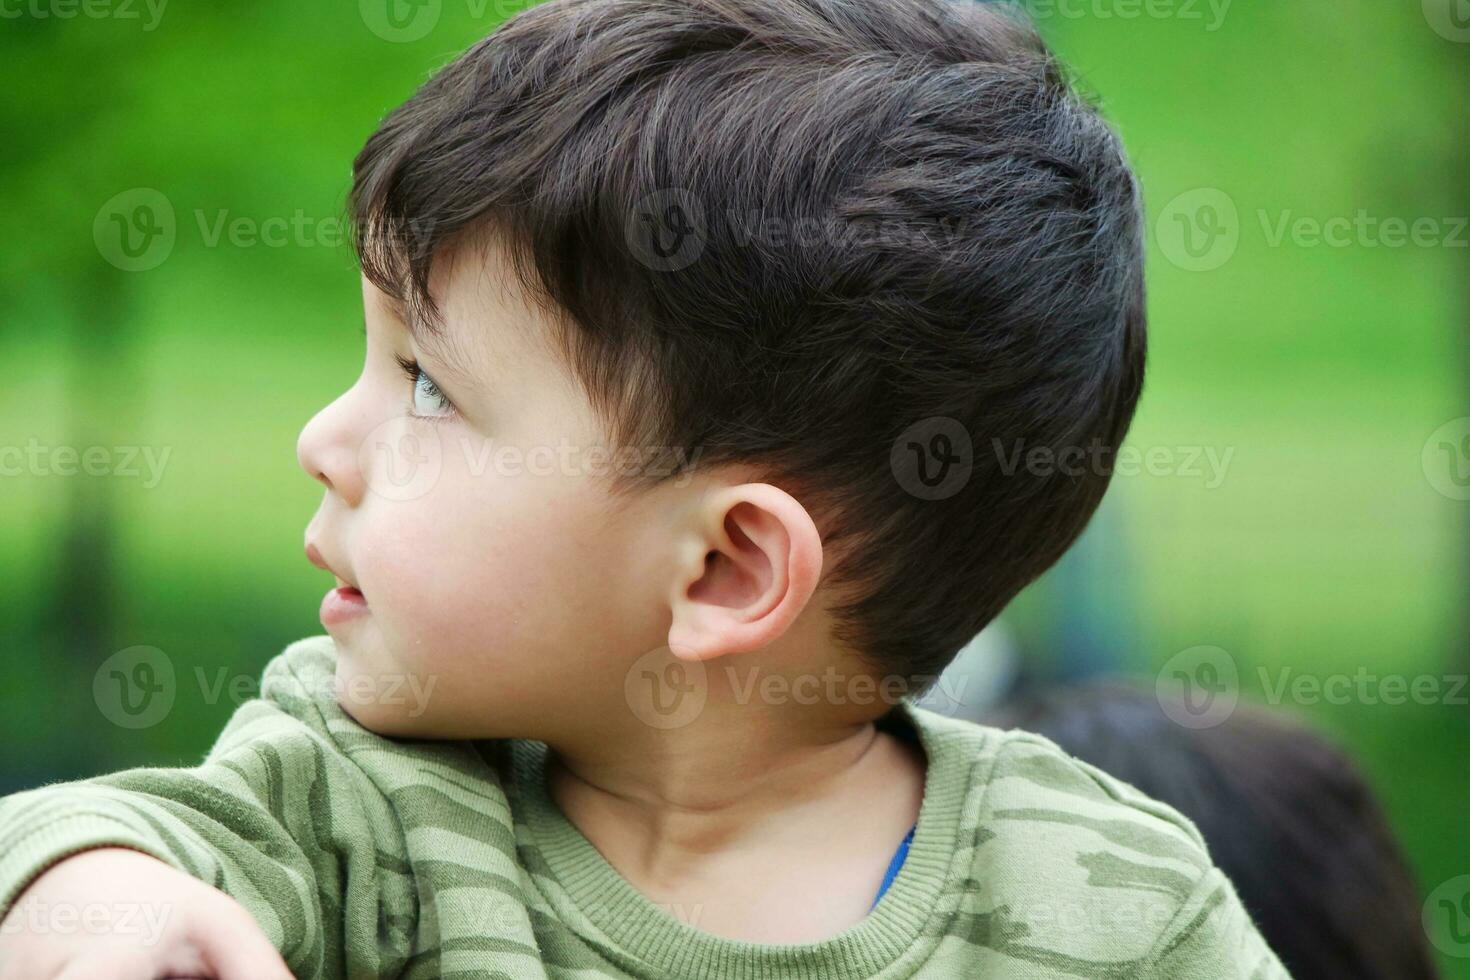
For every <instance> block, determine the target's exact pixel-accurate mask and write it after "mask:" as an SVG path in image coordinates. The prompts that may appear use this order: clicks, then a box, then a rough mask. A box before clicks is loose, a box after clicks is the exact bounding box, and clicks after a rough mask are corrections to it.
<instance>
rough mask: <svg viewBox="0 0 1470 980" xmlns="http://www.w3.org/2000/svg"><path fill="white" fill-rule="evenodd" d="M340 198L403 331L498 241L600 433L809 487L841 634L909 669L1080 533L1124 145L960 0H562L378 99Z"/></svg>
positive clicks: (806, 495)
mask: <svg viewBox="0 0 1470 980" xmlns="http://www.w3.org/2000/svg"><path fill="white" fill-rule="evenodd" d="M350 209H351V212H352V218H353V221H354V225H355V228H356V244H357V248H358V253H359V256H360V259H361V262H362V266H363V270H364V273H365V274H366V275H367V276H368V278H369V279H370V280H372V281H373V282H374V283H375V284H376V285H377V286H378V287H380V288H381V289H383V290H384V291H385V292H387V293H389V294H390V295H392V296H394V297H396V298H397V299H399V300H400V301H401V302H402V303H403V304H404V306H405V307H406V309H407V310H408V312H409V315H410V316H411V318H412V320H413V325H414V326H415V328H418V327H422V328H423V329H428V330H433V329H435V328H436V326H435V325H436V323H437V322H438V309H437V305H436V304H435V302H434V299H433V297H432V296H431V295H430V293H429V286H428V284H429V269H430V266H431V263H432V262H433V261H434V259H435V258H436V256H439V255H441V254H442V253H443V252H444V250H445V249H448V248H452V247H454V246H455V244H456V243H457V242H462V241H464V240H465V239H466V237H467V236H469V235H470V234H471V233H474V234H479V233H483V232H486V231H487V230H488V231H492V232H493V233H494V234H495V235H496V236H498V238H499V239H500V240H501V241H503V242H504V243H505V244H507V245H508V246H509V249H510V254H511V256H512V262H513V268H514V271H515V274H516V276H517V277H518V279H519V280H520V281H521V284H522V285H523V286H524V287H526V288H527V289H528V291H529V292H530V294H531V295H532V296H534V297H535V298H536V299H538V300H539V301H542V302H544V303H545V304H546V306H547V309H549V310H553V311H554V312H556V313H557V314H558V317H559V318H560V322H562V323H564V324H565V331H564V333H565V335H564V336H563V337H562V338H560V342H561V344H562V349H563V350H564V351H565V354H566V357H567V361H568V364H569V366H570V367H571V369H572V370H573V372H574V373H575V375H576V376H577V377H578V378H579V379H580V382H581V384H582V385H583V386H584V388H585V389H586V391H587V393H588V396H589V398H590V400H591V402H592V404H593V405H594V407H596V408H597V410H598V411H599V413H600V415H601V417H602V418H604V419H605V420H606V422H607V424H608V428H609V432H610V437H611V438H612V439H614V440H616V441H617V442H618V443H619V444H621V445H628V446H641V447H649V446H660V447H664V446H669V447H683V448H685V449H686V450H688V451H691V452H692V451H697V452H698V453H699V457H698V458H699V462H700V465H701V466H706V467H708V466H717V465H720V464H723V463H730V462H740V463H745V464H751V465H753V466H754V467H755V468H756V469H757V470H758V471H760V472H761V473H763V474H766V478H767V479H768V480H770V481H771V482H774V483H777V484H778V485H780V486H782V487H783V488H785V489H787V490H788V492H791V493H792V494H793V495H794V496H796V497H797V498H798V499H799V500H801V502H802V503H803V504H804V505H805V506H806V507H807V508H808V510H809V511H810V512H811V513H812V514H813V516H814V518H815V519H816V520H817V521H818V526H819V528H821V530H822V533H823V537H824V543H825V544H826V545H827V547H828V566H827V567H828V570H829V575H828V582H829V584H831V585H833V586H836V587H838V588H836V589H835V590H834V593H833V594H834V595H838V596H841V597H842V599H841V602H840V603H839V604H838V605H837V606H836V608H835V609H834V612H835V613H836V614H837V617H838V623H839V626H838V630H839V637H838V638H839V639H840V640H842V641H844V642H846V643H847V644H848V645H850V646H851V647H853V648H854V649H856V650H858V651H859V652H861V653H862V654H864V655H865V656H866V657H867V659H868V660H869V661H870V662H871V663H872V664H873V665H874V666H875V667H877V668H878V669H879V670H881V671H882V672H884V673H888V674H893V675H898V676H906V677H909V678H911V679H913V681H914V684H915V687H916V688H917V689H923V688H924V687H925V686H926V685H927V684H928V683H932V679H933V678H934V677H936V676H937V674H938V673H939V671H940V670H942V668H943V667H944V665H945V664H946V663H948V661H949V660H950V659H951V658H952V656H953V655H954V653H955V652H956V651H957V650H958V649H959V648H960V647H961V646H962V645H963V644H964V643H965V642H966V641H968V640H969V639H970V638H971V637H972V636H974V635H975V634H976V633H977V632H978V631H979V630H980V628H981V627H982V626H984V625H985V623H986V622H988V621H989V620H990V619H992V618H993V617H994V616H995V615H996V614H997V613H999V612H1000V610H1001V609H1002V607H1004V606H1005V604H1006V603H1007V602H1009V601H1010V600H1011V598H1012V597H1014V596H1015V594H1016V593H1017V592H1018V591H1020V589H1021V588H1022V587H1023V586H1025V585H1026V584H1027V583H1029V582H1030V581H1031V580H1032V579H1034V578H1035V577H1036V576H1037V575H1039V574H1040V573H1041V572H1042V571H1043V570H1045V569H1046V568H1047V567H1048V566H1050V565H1051V564H1052V563H1053V562H1054V561H1055V560H1056V559H1057V558H1058V557H1059V556H1060V555H1061V554H1062V552H1063V551H1065V550H1066V548H1067V547H1068V545H1070V544H1071V542H1072V541H1073V540H1074V539H1075V538H1076V537H1077V535H1078V534H1079V533H1080V532H1081V530H1082V528H1083V527H1084V525H1085V524H1086V523H1087V521H1088V519H1089V517H1090V516H1091V514H1092V512H1093V511H1094V509H1095V508H1096V506H1097V504H1098V502H1099V501H1100V499H1101V497H1102V494H1103V491H1104V489H1105V488H1106V486H1107V483H1108V479H1109V477H1110V473H1111V460H1112V454H1113V452H1114V451H1115V450H1116V448H1117V445H1118V443H1119V442H1120V441H1121V439H1122V438H1123V435H1124V433H1125V432H1126V430H1127V427H1128V424H1129V421H1130V419H1131V418H1132V415H1133V410H1134V405H1135V403H1136V401H1137V399H1138V395H1139V390H1140V387H1141V385H1142V377H1143V360H1144V347H1145V340H1144V301H1143V293H1144V289H1143V272H1142V266H1143V258H1142V231H1141V228H1142V219H1141V216H1140V213H1139V212H1140V205H1139V193H1138V188H1137V186H1136V182H1135V180H1134V177H1133V175H1132V173H1131V171H1130V169H1129V167H1128V164H1127V161H1126V159H1125V156H1124V154H1123V151H1122V148H1121V145H1120V142H1119V140H1118V138H1117V137H1116V135H1115V134H1114V133H1113V132H1112V131H1111V130H1110V129H1109V127H1108V126H1107V125H1106V124H1105V123H1104V122H1103V120H1102V119H1101V118H1100V116H1099V114H1098V113H1097V111H1096V110H1095V109H1094V107H1093V106H1092V105H1090V104H1089V103H1088V102H1087V101H1086V100H1084V99H1083V98H1081V97H1079V96H1078V95H1077V94H1076V93H1075V92H1074V91H1073V89H1072V88H1071V86H1070V85H1069V84H1068V81H1067V79H1066V78H1065V76H1064V73H1063V72H1062V70H1061V68H1060V67H1059V65H1058V64H1057V62H1056V61H1055V60H1054V58H1053V57H1052V56H1051V54H1050V53H1049V52H1048V51H1047V49H1046V47H1045V46H1044V45H1043V43H1042V42H1041V40H1040V39H1039V37H1038V36H1037V35H1036V34H1035V32H1034V31H1033V30H1032V29H1031V28H1030V27H1029V26H1028V25H1026V24H1023V23H1021V22H1019V21H1018V20H1015V19H1012V17H1011V16H1010V15H1006V14H1002V13H1000V12H998V11H996V10H994V9H991V8H990V7H988V6H986V5H981V4H976V3H971V2H969V0H960V2H946V0H862V2H853V0H551V2H548V3H545V4H542V5H540V6H537V7H533V8H531V9H529V10H526V11H523V12H521V13H519V14H517V15H516V16H515V17H513V18H512V19H510V20H509V21H507V22H506V23H505V24H504V25H502V26H501V27H500V28H499V29H497V30H496V31H495V32H494V33H493V34H491V35H490V36H489V37H487V38H485V39H484V40H483V41H481V42H479V43H478V44H476V45H475V46H474V47H473V48H471V49H470V50H469V51H467V52H466V53H465V54H463V55H462V56H461V57H459V58H458V59H457V60H455V61H454V62H453V63H451V64H450V65H448V66H447V67H445V68H444V69H443V70H441V71H439V72H438V73H437V74H436V75H434V76H433V77H432V78H431V79H430V80H429V81H428V82H427V83H426V84H425V85H424V86H423V87H422V88H421V89H420V90H419V91H418V92H417V93H416V94H415V95H414V96H413V97H412V98H411V99H409V100H408V101H407V102H406V103H404V104H403V105H402V106H400V107H399V108H398V109H396V110H395V111H393V112H392V113H391V114H390V115H389V116H388V117H387V118H386V119H385V120H384V121H383V123H382V125H381V126H380V127H379V129H378V130H377V132H375V133H374V134H373V135H372V137H371V138H370V139H369V140H368V141H367V144H366V146H365V147H364V148H363V150H362V152H361V153H360V154H359V156H358V158H357V160H356V162H355V167H354V184H353V189H352V195H351V199H350ZM945 440H948V441H947V442H946V441H945ZM928 448H933V449H935V450H936V451H939V452H941V454H942V458H941V459H940V460H939V461H940V462H943V459H949V460H951V461H952V462H955V463H957V464H958V466H957V468H955V469H953V470H951V469H950V467H949V464H948V463H945V464H944V468H943V469H942V470H941V471H940V472H941V473H943V472H952V473H955V474H958V478H954V479H950V480H949V482H948V484H947V485H946V486H943V487H937V488H936V487H935V486H934V485H932V484H931V482H929V481H924V482H922V483H916V482H915V474H914V473H912V472H906V471H905V466H906V465H907V464H906V462H905V460H906V458H907V454H908V452H909V450H913V451H914V453H915V454H916V455H917V456H918V457H919V462H922V461H923V454H924V452H925V451H926V449H928ZM1034 450H1040V451H1041V452H1042V454H1043V456H1042V457H1041V458H1043V459H1051V460H1056V459H1064V458H1068V457H1066V453H1067V452H1068V451H1071V453H1072V454H1073V455H1072V456H1071V457H1070V458H1071V459H1072V460H1073V463H1074V465H1071V466H1066V465H1061V466H1056V465H1044V466H1040V467H1037V466H1033V465H1024V464H1021V463H1020V462H1019V461H1020V460H1022V459H1031V460H1034V459H1036V458H1037V457H1034V456H1030V455H1029V454H1030V453H1032V451H1034ZM1018 453H1019V454H1022V455H1018ZM1047 454H1050V455H1047ZM1058 454H1061V455H1058ZM1084 460H1085V462H1083V461H1084ZM1079 463H1080V464H1081V465H1077V464H1079ZM916 465H917V464H916ZM918 475H919V476H922V475H923V474H918ZM931 475H932V474H931Z"/></svg>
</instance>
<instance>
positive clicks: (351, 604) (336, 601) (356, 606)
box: [321, 586, 368, 626]
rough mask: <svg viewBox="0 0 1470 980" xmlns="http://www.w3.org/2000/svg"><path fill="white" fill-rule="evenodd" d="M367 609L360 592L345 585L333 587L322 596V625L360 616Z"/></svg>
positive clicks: (334, 623)
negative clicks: (337, 587)
mask: <svg viewBox="0 0 1470 980" xmlns="http://www.w3.org/2000/svg"><path fill="white" fill-rule="evenodd" d="M367 611H368V604H367V600H366V599H364V598H363V597H362V593H361V592H359V591H357V590H356V589H353V588H348V587H346V586H344V587H342V588H340V589H333V590H332V591H330V592H328V593H327V594H326V595H324V596H322V611H321V620H322V625H323V626H335V625H337V624H338V623H345V622H347V621H348V620H349V619H354V618H356V617H358V616H362V615H364V614H365V613H367Z"/></svg>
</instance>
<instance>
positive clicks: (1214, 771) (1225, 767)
mask: <svg viewBox="0 0 1470 980" xmlns="http://www.w3.org/2000/svg"><path fill="white" fill-rule="evenodd" d="M986 722H987V723H988V724H991V725H996V726H998V727H1001V728H1021V729H1025V730H1026V731H1030V732H1035V733H1037V734H1040V735H1043V736H1045V737H1047V738H1049V739H1051V740H1052V741H1054V742H1056V743H1057V744H1058V745H1060V746H1061V747H1062V748H1063V749H1064V750H1066V751H1067V752H1069V753H1071V754H1072V755H1074V756H1076V757H1077V758H1079V759H1081V760H1082V761H1084V762H1088V763H1091V764H1092V765H1095V766H1097V767H1098V768H1099V769H1102V770H1104V771H1105V772H1108V773H1110V774H1112V775H1114V776H1116V777H1118V778H1119V779H1122V780H1124V781H1126V782H1128V783H1131V784H1133V785H1134V786H1136V787H1137V788H1139V789H1140V790H1142V791H1143V792H1144V793H1147V794H1148V795H1149V796H1152V797H1154V798H1155V799H1158V800H1162V801H1163V802H1165V803H1168V804H1169V805H1171V806H1173V807H1174V808H1175V809H1177V810H1179V811H1180V812H1181V813H1183V814H1184V815H1185V816H1187V817H1189V819H1191V820H1193V821H1194V823H1195V825H1196V826H1197V827H1198V828H1199V830H1200V833H1201V834H1203V835H1204V838H1205V842H1206V844H1208V846H1209V849H1210V853H1211V854H1212V855H1213V856H1214V858H1215V861H1216V863H1218V864H1219V866H1220V867H1221V869H1222V870H1224V872H1225V873H1226V874H1227V875H1229V876H1230V878H1231V880H1232V881H1234V883H1235V886H1236V889H1237V891H1238V892H1239V893H1240V897H1241V900H1242V901H1243V902H1244V903H1245V906H1246V908H1247V909H1249V910H1250V913H1251V915H1252V916H1253V917H1254V918H1255V920H1256V923H1257V925H1258V926H1259V927H1260V929H1261V932H1262V934H1263V935H1264V936H1265V937H1266V941H1267V942H1269V943H1270V944H1271V946H1272V948H1273V949H1275V950H1276V953H1277V955H1279V956H1280V957H1281V960H1282V962H1283V963H1284V964H1285V965H1286V967H1287V969H1289V970H1290V971H1291V975H1292V976H1293V977H1294V978H1295V980H1355V978H1364V980H1368V978H1372V980H1379V978H1382V980H1419V978H1432V977H1437V976H1438V975H1439V974H1438V973H1437V971H1436V970H1435V968H1434V966H1433V964H1432V961H1431V958H1430V954H1429V949H1428V944H1427V941H1426V937H1425V934H1424V931H1423V927H1422V925H1421V920H1420V901H1419V897H1418V896H1419V891H1418V889H1417V887H1416V885H1415V882H1414V880H1413V877H1412V875H1411V874H1410V872H1409V869H1408V866H1407V865H1406V864H1405V862H1404V859H1403V856H1402V854H1401V853H1400V850H1399V847H1398V844H1397V842H1396V841H1395V840H1394V838H1393V835H1392V834H1391V833H1390V832H1389V829H1388V824H1387V823H1386V821H1385V819H1384V816H1383V812H1382V810H1381V808H1380V807H1379V804H1378V801H1377V800H1376V799H1375V797H1374V795H1373V791H1372V790H1371V789H1370V788H1369V786H1368V784H1367V783H1366V782H1365V781H1364V780H1363V778H1362V776H1360V775H1359V773H1358V771H1357V768H1356V766H1355V765H1354V764H1353V762H1352V761H1351V760H1350V759H1349V758H1348V757H1347V756H1346V755H1345V754H1344V753H1343V752H1342V751H1340V750H1339V749H1337V748H1335V747H1334V746H1332V745H1330V744H1328V743H1327V742H1326V741H1325V740H1324V739H1323V738H1322V737H1321V736H1319V735H1317V734H1316V733H1315V732H1313V731H1312V730H1311V729H1309V728H1307V727H1306V726H1304V725H1302V724H1300V723H1298V722H1296V721H1292V720H1289V719H1286V718H1283V717H1282V716H1280V715H1278V714H1273V713H1268V712H1267V711H1264V710H1260V709H1252V708H1247V707H1245V706H1241V707H1239V708H1237V709H1236V710H1235V711H1234V712H1233V713H1232V714H1231V715H1230V716H1229V717H1228V718H1227V719H1226V720H1225V721H1223V722H1222V723H1220V724H1219V725H1216V726H1214V727H1210V728H1186V727H1184V726H1183V725H1179V724H1177V723H1175V722H1174V721H1171V720H1170V718H1169V716H1168V715H1167V714H1166V713H1165V711H1164V709H1163V707H1162V706H1161V704H1160V702H1159V700H1158V698H1157V697H1156V696H1155V694H1154V692H1152V691H1147V690H1143V689H1140V688H1137V687H1133V686H1131V685H1128V684H1125V683H1121V682H1117V681H1111V682H1100V683H1093V684H1087V685H1081V686H1076V687H1062V688H1053V689H1048V690H1045V691H1042V692H1040V693H1038V694H1034V695H1029V696H1026V697H1024V698H1021V699H1018V700H1016V701H1012V702H1009V703H1007V704H1005V705H1002V706H1000V707H998V708H997V709H996V710H995V711H994V712H993V713H992V714H991V715H990V716H989V717H987V718H986Z"/></svg>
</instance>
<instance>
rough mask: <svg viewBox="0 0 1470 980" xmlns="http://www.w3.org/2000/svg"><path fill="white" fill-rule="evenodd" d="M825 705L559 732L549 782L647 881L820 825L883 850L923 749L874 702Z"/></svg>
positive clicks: (797, 842)
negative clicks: (570, 735) (840, 708)
mask: <svg viewBox="0 0 1470 980" xmlns="http://www.w3.org/2000/svg"><path fill="white" fill-rule="evenodd" d="M830 707H831V706H828V705H822V706H818V705H803V704H785V705H779V706H772V705H761V706H755V705H751V704H731V703H726V704H721V705H719V706H716V705H714V704H707V705H706V706H705V708H704V710H703V711H701V712H700V714H699V716H698V718H697V719H696V720H694V721H692V722H690V723H689V724H687V725H684V726H681V727H679V728H676V729H672V730H662V731H661V730H657V729H654V728H652V727H649V726H647V725H637V726H632V727H631V728H630V729H629V730H628V731H627V732H625V733H622V734H621V735H620V736H619V737H615V738H609V737H606V736H605V735H604V737H602V738H600V739H597V740H596V741H595V744H592V743H589V744H575V743H568V744H550V745H549V748H550V753H549V756H548V766H547V784H548V791H549V793H550V795H551V797H552V799H553V800H554V801H555V802H556V804H557V806H558V808H559V809H561V811H562V812H563V813H564V814H565V815H566V816H567V819H568V820H569V821H570V822H571V823H572V824H573V825H574V826H576V827H577V828H578V829H579V830H580V831H581V832H582V833H583V835H584V836H586V837H587V838H588V840H590V841H591V842H592V843H593V844H594V845H595V846H596V847H597V848H598V850H599V851H601V852H602V853H603V854H604V855H605V856H607V858H608V860H609V861H610V862H611V863H613V864H614V866H616V867H618V868H619V870H621V871H623V872H624V873H625V874H627V875H629V876H630V877H637V878H641V879H644V880H656V881H660V882H665V883H674V882H678V881H681V880H684V879H685V878H686V877H689V876H698V875H699V874H701V873H702V872H703V870H704V869H705V868H706V867H707V866H708V862H709V861H710V859H711V858H717V859H729V860H733V861H739V860H743V859H744V858H745V857H748V856H750V855H754V854H761V853H764V854H769V853H772V852H790V851H795V850H798V849H800V848H804V847H808V846H809V845H810V842H811V841H812V840H814V839H818V840H821V839H824V835H836V834H841V835H846V836H847V838H848V843H849V845H850V846H851V848H852V849H853V850H857V851H863V850H867V849H876V850H875V852H876V853H884V852H885V850H886V849H891V847H892V846H893V844H894V843H896V841H897V839H898V838H900V837H901V836H902V834H903V833H904V831H905V830H906V829H907V828H908V826H909V825H910V824H911V823H912V822H913V820H914V818H915V817H916V816H917V813H918V808H919V803H920V801H921V800H922V796H923V771H924V768H923V761H922V752H918V751H917V750H916V749H913V748H911V747H909V746H907V745H906V744H904V743H903V742H902V741H901V740H898V739H895V738H893V737H892V736H889V735H887V734H884V733H880V732H879V730H878V729H877V728H876V727H875V725H874V724H873V715H874V714H875V709H874V708H873V707H872V706H869V707H868V708H867V710H866V717H859V718H855V717H852V716H851V715H847V716H843V715H842V714H840V713H835V712H830V710H829V709H830ZM883 707H884V706H882V705H879V706H878V708H877V709H876V710H878V711H881V710H882V708H883ZM855 815H856V816H857V817H859V818H860V819H855ZM833 828H837V829H835V830H834V829H833ZM895 834H896V835H897V836H895ZM828 839H829V840H831V843H832V845H833V846H834V847H838V846H840V845H839V842H838V841H837V840H835V839H832V838H828Z"/></svg>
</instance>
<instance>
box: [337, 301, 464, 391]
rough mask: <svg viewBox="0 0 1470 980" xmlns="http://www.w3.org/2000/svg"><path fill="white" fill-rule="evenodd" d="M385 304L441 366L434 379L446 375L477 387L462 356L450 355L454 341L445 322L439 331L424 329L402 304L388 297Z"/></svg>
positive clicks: (364, 329)
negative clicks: (449, 336) (462, 363)
mask: <svg viewBox="0 0 1470 980" xmlns="http://www.w3.org/2000/svg"><path fill="white" fill-rule="evenodd" d="M386 305H387V306H388V311H389V312H390V313H392V314H393V316H394V317H395V318H396V319H397V320H398V322H399V323H401V324H403V327H404V329H405V330H407V331H408V335H409V336H410V337H412V338H413V342H414V343H415V344H416V345H418V347H419V349H420V350H421V351H423V352H424V353H425V354H427V355H428V356H429V358H430V360H433V361H435V362H437V365H440V366H442V370H439V369H438V367H436V369H435V380H441V381H442V380H444V379H443V377H442V375H448V376H449V377H451V378H453V379H454V380H456V381H458V382H459V384H460V385H461V386H463V387H466V388H469V389H471V390H474V389H476V388H478V387H479V382H478V381H477V379H476V378H475V377H474V376H473V375H471V374H470V373H469V372H468V371H466V370H465V369H464V368H462V367H461V366H460V361H461V360H462V358H457V357H452V356H450V354H451V348H452V347H453V346H454V342H453V341H452V340H450V339H448V329H447V324H446V327H445V329H443V330H441V331H439V332H433V331H429V330H425V329H423V328H422V327H421V326H418V325H416V324H415V323H414V322H413V321H412V320H411V319H410V317H409V316H408V313H407V311H406V309H405V308H404V306H403V304H401V303H399V302H397V301H395V300H393V299H391V298H388V299H387V300H386ZM362 335H363V336H364V337H366V336H367V310H363V314H362Z"/></svg>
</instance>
